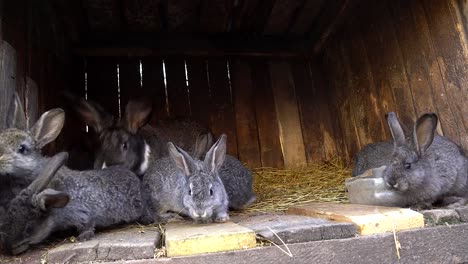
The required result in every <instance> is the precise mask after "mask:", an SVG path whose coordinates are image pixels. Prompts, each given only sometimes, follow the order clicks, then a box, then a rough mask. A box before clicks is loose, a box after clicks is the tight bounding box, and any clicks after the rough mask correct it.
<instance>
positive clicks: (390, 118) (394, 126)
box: [387, 112, 406, 146]
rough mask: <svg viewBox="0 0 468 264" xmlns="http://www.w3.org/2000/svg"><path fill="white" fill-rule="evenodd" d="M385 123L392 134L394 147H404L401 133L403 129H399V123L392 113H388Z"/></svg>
mask: <svg viewBox="0 0 468 264" xmlns="http://www.w3.org/2000/svg"><path fill="white" fill-rule="evenodd" d="M387 123H388V126H389V127H390V132H391V133H392V137H393V143H394V145H395V146H404V145H406V140H405V133H403V129H402V128H401V125H400V122H399V121H398V119H397V117H396V114H395V113H394V112H390V113H388V114H387Z"/></svg>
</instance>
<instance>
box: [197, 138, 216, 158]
mask: <svg viewBox="0 0 468 264" xmlns="http://www.w3.org/2000/svg"><path fill="white" fill-rule="evenodd" d="M213 141H214V138H213V134H211V132H210V131H208V132H206V133H201V134H200V135H198V137H197V142H196V143H195V151H194V158H195V159H198V160H199V159H201V158H202V157H203V156H204V155H205V154H206V152H207V151H208V149H210V147H211V146H212V145H213Z"/></svg>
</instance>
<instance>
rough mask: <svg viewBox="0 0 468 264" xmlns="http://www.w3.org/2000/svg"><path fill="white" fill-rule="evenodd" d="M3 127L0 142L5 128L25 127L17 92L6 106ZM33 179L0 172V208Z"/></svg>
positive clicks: (27, 176)
mask: <svg viewBox="0 0 468 264" xmlns="http://www.w3.org/2000/svg"><path fill="white" fill-rule="evenodd" d="M4 127H5V129H4V130H2V131H0V142H2V141H3V140H5V139H6V138H4V137H3V136H1V135H2V134H1V133H2V132H3V131H5V130H6V129H11V128H17V129H20V130H24V129H26V116H25V113H24V108H23V104H22V102H21V98H20V97H19V95H18V93H16V92H15V94H14V95H13V100H11V103H10V106H9V107H8V111H7V116H6V124H4ZM1 149H2V147H1V145H0V164H1V163H2V160H3V159H4V158H6V157H4V156H2V155H1ZM32 180H33V179H32V178H31V177H29V175H19V176H17V175H15V174H6V173H0V208H2V207H4V206H5V205H6V204H8V202H9V201H10V200H11V199H13V198H14V197H15V196H16V195H17V194H18V193H19V192H20V191H21V190H22V189H24V188H25V187H27V186H28V185H29V184H30V183H31V181H32Z"/></svg>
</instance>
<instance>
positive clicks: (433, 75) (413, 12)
mask: <svg viewBox="0 0 468 264" xmlns="http://www.w3.org/2000/svg"><path fill="white" fill-rule="evenodd" d="M466 6H467V3H466V1H457V0H414V1H406V0H397V1H391V0H386V1H365V2H363V6H361V8H358V10H362V13H360V14H356V15H355V16H354V17H355V19H354V20H353V21H348V22H347V23H345V24H346V26H345V27H344V28H343V29H342V30H341V31H339V32H337V33H336V34H335V35H334V38H333V40H331V41H330V43H328V44H327V48H326V50H325V51H324V54H323V64H324V69H326V77H325V78H326V79H327V86H328V90H329V94H328V98H329V105H330V112H331V113H332V115H333V116H335V117H336V120H335V119H334V120H331V122H334V124H333V125H334V127H336V128H340V129H341V133H342V138H343V141H344V146H343V148H345V149H346V153H344V155H342V156H344V157H345V158H348V159H349V158H352V156H353V155H354V154H355V153H356V152H357V151H358V150H359V149H360V148H362V147H363V146H364V145H365V144H368V143H370V142H373V141H379V140H386V139H390V138H391V135H390V133H389V130H388V128H387V125H386V123H385V113H387V112H389V111H395V112H396V113H397V115H398V116H399V118H400V120H401V122H402V123H404V124H406V125H407V126H409V127H410V128H411V126H412V125H413V122H414V120H415V119H416V117H417V116H419V115H421V114H422V113H424V112H436V113H438V115H439V120H440V125H439V127H438V132H439V133H441V134H443V135H445V136H447V137H449V138H451V139H452V140H453V141H455V142H456V143H458V144H460V145H461V146H463V148H464V149H465V150H467V149H468V124H467V123H468V103H467V102H468V49H467V38H466V32H467V31H466V27H467V24H466V20H464V19H465V17H464V14H466ZM338 133H340V132H338ZM338 138H339V137H338ZM340 147H341V146H340Z"/></svg>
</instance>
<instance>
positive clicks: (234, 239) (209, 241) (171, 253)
mask: <svg viewBox="0 0 468 264" xmlns="http://www.w3.org/2000/svg"><path fill="white" fill-rule="evenodd" d="M256 245H257V241H256V238H255V233H254V232H253V231H252V232H245V233H235V234H227V235H220V236H202V237H199V238H186V239H175V240H170V239H167V237H166V250H167V256H168V257H177V256H187V255H195V254H203V253H214V252H221V251H232V250H241V249H248V248H254V247H255V246H256Z"/></svg>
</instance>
